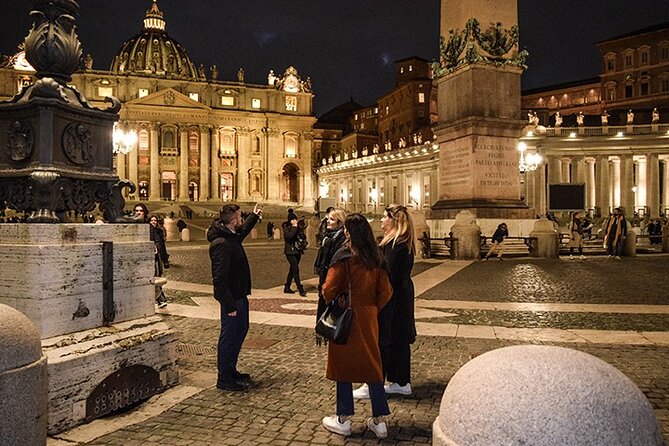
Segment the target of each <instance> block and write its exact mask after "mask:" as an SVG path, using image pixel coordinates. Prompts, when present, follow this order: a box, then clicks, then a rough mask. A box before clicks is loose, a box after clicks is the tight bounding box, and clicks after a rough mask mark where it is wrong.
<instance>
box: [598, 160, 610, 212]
mask: <svg viewBox="0 0 669 446" xmlns="http://www.w3.org/2000/svg"><path fill="white" fill-rule="evenodd" d="M595 168H596V169H597V172H596V181H597V188H596V189H595V206H597V207H599V210H600V212H601V214H602V216H604V217H606V216H607V215H608V214H609V208H610V207H611V187H610V186H611V183H610V175H609V157H608V156H606V155H600V156H598V157H597V161H596V164H595Z"/></svg>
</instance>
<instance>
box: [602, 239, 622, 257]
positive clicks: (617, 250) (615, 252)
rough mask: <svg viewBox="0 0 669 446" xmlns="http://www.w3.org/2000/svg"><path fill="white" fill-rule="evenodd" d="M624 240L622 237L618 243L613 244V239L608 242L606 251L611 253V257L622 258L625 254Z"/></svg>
mask: <svg viewBox="0 0 669 446" xmlns="http://www.w3.org/2000/svg"><path fill="white" fill-rule="evenodd" d="M623 240H624V238H623V237H622V236H620V237H618V243H616V244H615V245H614V244H613V237H611V239H610V240H607V243H606V248H607V249H606V250H607V251H608V252H609V255H610V256H620V255H622V253H623Z"/></svg>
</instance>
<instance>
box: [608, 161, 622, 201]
mask: <svg viewBox="0 0 669 446" xmlns="http://www.w3.org/2000/svg"><path fill="white" fill-rule="evenodd" d="M620 162H621V161H620V158H619V157H616V158H613V159H611V172H610V175H611V180H610V181H611V207H612V208H613V207H617V206H622V201H621V199H620V197H621V194H620V186H621V184H622V181H621V179H620Z"/></svg>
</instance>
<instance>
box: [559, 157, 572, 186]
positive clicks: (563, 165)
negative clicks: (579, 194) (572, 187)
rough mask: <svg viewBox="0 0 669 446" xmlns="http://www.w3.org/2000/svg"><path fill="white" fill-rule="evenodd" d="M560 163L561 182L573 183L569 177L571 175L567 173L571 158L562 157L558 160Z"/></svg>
mask: <svg viewBox="0 0 669 446" xmlns="http://www.w3.org/2000/svg"><path fill="white" fill-rule="evenodd" d="M560 164H561V166H560V167H561V169H562V175H561V176H562V178H561V180H562V181H561V182H562V183H573V180H574V179H573V178H572V177H571V175H569V166H571V158H565V157H563V158H562V159H561V160H560Z"/></svg>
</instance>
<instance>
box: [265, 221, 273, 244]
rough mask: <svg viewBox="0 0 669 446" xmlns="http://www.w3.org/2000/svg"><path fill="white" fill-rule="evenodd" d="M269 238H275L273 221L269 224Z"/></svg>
mask: <svg viewBox="0 0 669 446" xmlns="http://www.w3.org/2000/svg"><path fill="white" fill-rule="evenodd" d="M267 238H268V239H269V240H272V239H273V238H274V223H272V222H271V221H268V222H267Z"/></svg>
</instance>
